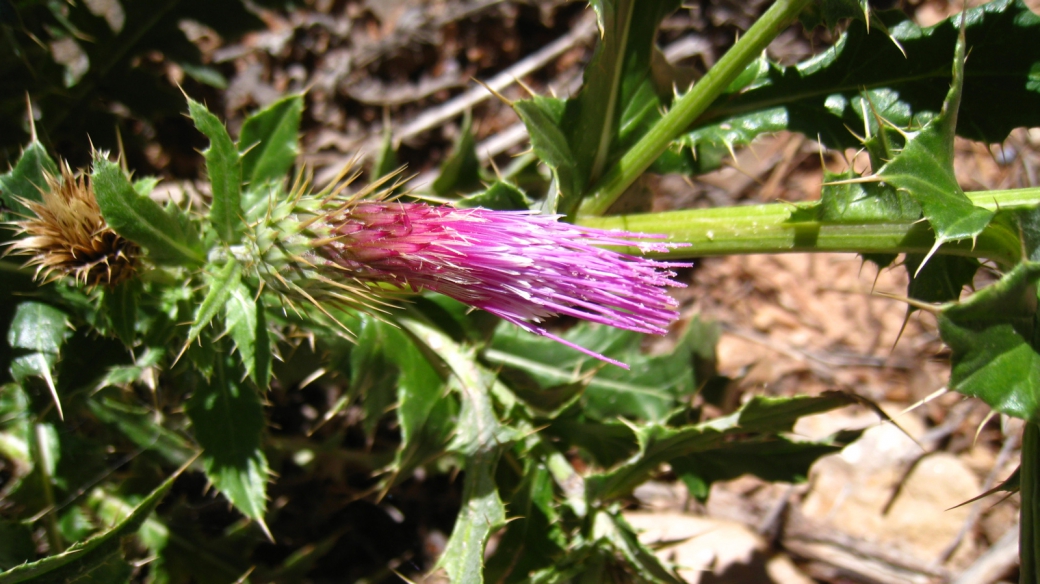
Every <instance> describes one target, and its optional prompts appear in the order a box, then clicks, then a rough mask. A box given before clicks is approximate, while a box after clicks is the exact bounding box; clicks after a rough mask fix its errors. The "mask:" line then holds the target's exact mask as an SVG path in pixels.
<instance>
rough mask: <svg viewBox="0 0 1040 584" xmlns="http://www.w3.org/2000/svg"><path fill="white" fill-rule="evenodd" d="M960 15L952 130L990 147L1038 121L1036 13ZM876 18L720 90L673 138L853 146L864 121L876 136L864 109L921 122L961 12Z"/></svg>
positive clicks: (698, 142)
mask: <svg viewBox="0 0 1040 584" xmlns="http://www.w3.org/2000/svg"><path fill="white" fill-rule="evenodd" d="M841 1H842V2H844V0H841ZM846 4H849V5H850V8H851V3H847V2H846ZM967 16H968V20H967V30H966V34H967V48H968V50H969V51H970V59H968V61H967V63H966V68H965V83H964V95H963V100H962V102H961V107H960V112H959V116H960V121H959V123H958V124H957V125H956V130H957V134H958V135H960V136H962V137H965V138H969V139H972V140H979V141H983V142H989V143H994V142H1001V141H1003V140H1004V139H1005V138H1006V137H1007V135H1008V133H1009V132H1010V131H1011V130H1012V129H1014V128H1017V127H1032V126H1037V125H1040V83H1038V82H1037V81H1036V71H1037V70H1038V67H1040V43H1037V42H1035V39H1036V38H1037V36H1038V35H1040V16H1038V15H1036V14H1035V13H1033V12H1032V11H1031V10H1030V9H1029V8H1028V7H1027V6H1026V5H1025V3H1023V2H1021V1H1019V0H997V1H995V2H989V3H987V4H985V5H983V6H980V7H977V8H973V9H971V10H969V11H967ZM878 18H880V21H872V22H878V23H880V24H883V25H884V27H883V26H877V25H871V26H870V28H869V34H868V27H867V26H866V25H865V23H864V21H863V20H862V19H860V20H857V21H856V22H853V23H852V24H851V25H850V26H849V29H848V31H847V32H846V33H845V34H843V35H842V36H841V37H840V38H839V39H838V41H837V42H836V43H835V44H834V46H833V47H832V48H831V49H828V50H827V51H824V52H823V53H821V54H819V55H817V56H815V57H812V58H810V59H808V60H806V61H804V62H802V63H799V64H797V65H795V66H791V67H782V66H779V65H776V64H773V65H771V66H770V67H769V69H768V70H767V71H765V72H763V74H762V75H760V76H759V78H758V79H756V80H755V81H753V82H752V83H751V84H750V85H749V86H748V88H747V89H745V90H744V91H742V92H740V93H738V94H729V95H723V96H722V97H720V98H719V99H718V100H717V101H716V102H715V103H714V104H712V106H711V107H710V108H709V109H708V110H707V111H706V112H705V113H704V115H703V116H701V118H700V119H699V120H698V121H697V122H696V124H695V125H694V127H693V128H691V133H690V134H689V135H688V136H686V137H685V138H682V139H681V140H680V142H681V143H683V144H684V145H686V146H694V147H696V148H698V150H699V149H700V148H702V147H704V148H707V149H708V150H712V151H716V150H715V148H717V147H718V146H722V145H723V144H724V143H728V144H730V145H731V146H739V145H741V144H746V143H748V142H749V141H750V140H751V139H753V138H754V137H755V136H758V135H760V134H762V133H769V132H775V131H778V130H780V129H787V130H791V131H796V132H801V133H803V134H805V135H806V136H807V137H809V138H810V139H812V140H819V141H821V142H822V143H823V144H824V145H826V146H828V147H830V148H836V149H842V148H857V147H859V146H860V143H859V139H858V138H857V137H856V136H855V135H854V134H852V132H856V133H858V134H861V135H863V136H865V134H864V131H865V130H864V124H868V125H869V133H870V134H876V133H877V132H878V125H877V123H876V121H875V120H874V115H873V112H872V111H871V110H872V109H874V110H876V111H877V112H878V113H879V114H880V115H881V117H883V118H885V119H887V120H888V121H889V122H891V123H893V124H896V125H899V126H903V127H906V126H911V125H917V126H920V125H923V124H924V122H925V121H926V120H927V119H930V117H931V116H933V115H935V114H937V113H938V112H939V110H940V109H941V107H942V104H943V100H944V97H945V95H946V93H947V87H948V85H947V83H948V82H949V81H950V80H951V75H950V63H951V61H952V59H953V55H954V47H955V45H956V42H957V35H958V29H959V24H960V18H959V16H954V17H952V18H949V19H947V20H944V21H942V22H940V23H938V24H936V25H935V26H931V27H926V28H922V27H919V26H917V25H916V24H914V23H913V21H911V20H910V18H909V17H908V16H906V15H905V14H904V13H903V12H902V11H898V10H896V11H889V12H884V13H879V14H878ZM886 27H887V30H886ZM890 36H891V38H889V37H890ZM893 40H895V41H896V42H898V45H897V44H896V42H893ZM900 46H901V47H902V49H903V50H904V51H905V52H906V55H905V56H904V55H903V53H902V52H901V50H900ZM1009 47H1014V49H1011V50H1009ZM864 88H866V90H865V91H864ZM998 104H999V105H998ZM727 128H728V129H729V130H728V131H727ZM850 130H851V132H850ZM727 132H728V133H727ZM700 158H701V153H700V152H699V155H698V160H700ZM709 169H710V168H709Z"/></svg>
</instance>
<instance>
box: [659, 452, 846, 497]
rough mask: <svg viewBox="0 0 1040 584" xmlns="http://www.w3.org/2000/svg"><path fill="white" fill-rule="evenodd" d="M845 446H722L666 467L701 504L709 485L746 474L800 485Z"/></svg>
mask: <svg viewBox="0 0 1040 584" xmlns="http://www.w3.org/2000/svg"><path fill="white" fill-rule="evenodd" d="M845 446H846V443H844V442H841V443H834V444H831V443H821V442H793V441H791V440H787V439H785V438H782V437H774V438H772V439H770V440H768V441H757V440H756V441H747V442H733V443H729V444H724V445H722V446H720V447H719V448H715V449H712V450H709V451H706V452H698V453H694V454H688V455H686V456H681V457H678V458H673V459H671V460H670V461H669V463H668V464H669V465H670V466H671V467H672V469H673V470H674V472H675V474H676V475H678V476H679V478H681V479H682V480H683V482H684V483H686V486H687V488H688V489H689V491H690V495H692V496H694V497H696V498H697V499H698V500H700V501H705V500H707V498H708V493H709V491H710V489H711V485H712V483H714V482H716V481H728V480H732V479H735V478H737V477H740V476H743V475H746V474H749V475H754V476H756V477H759V478H761V479H763V480H766V481H770V482H786V483H801V482H804V481H805V480H806V478H807V477H808V476H809V467H810V466H812V464H813V463H814V462H816V460H817V459H819V458H820V457H821V456H826V455H828V454H833V453H835V452H838V451H840V450H841V449H842V448H844V447H845Z"/></svg>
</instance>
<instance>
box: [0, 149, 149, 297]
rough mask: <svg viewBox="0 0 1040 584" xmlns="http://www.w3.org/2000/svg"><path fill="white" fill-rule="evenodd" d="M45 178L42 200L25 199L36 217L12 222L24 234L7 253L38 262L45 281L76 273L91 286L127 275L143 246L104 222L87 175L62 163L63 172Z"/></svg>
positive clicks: (40, 276)
mask: <svg viewBox="0 0 1040 584" xmlns="http://www.w3.org/2000/svg"><path fill="white" fill-rule="evenodd" d="M45 178H46V181H47V184H46V188H43V189H41V190H40V192H41V195H42V200H41V201H39V202H36V201H29V200H26V199H21V203H22V204H23V205H25V206H26V207H27V208H28V209H29V211H31V212H32V214H33V215H34V216H30V217H26V218H24V219H22V220H20V221H13V222H12V224H13V225H14V227H15V229H16V231H17V234H18V235H20V236H21V237H20V238H18V239H16V240H15V241H14V242H12V243H11V244H10V247H9V248H8V250H7V252H9V253H15V254H19V255H26V256H31V257H30V259H29V261H28V262H26V265H27V266H36V279H37V280H39V281H42V282H52V281H54V280H57V279H59V278H61V277H62V276H72V277H73V278H75V280H76V282H78V283H81V284H84V285H86V286H88V287H90V288H93V287H95V286H97V285H99V284H104V285H105V286H115V285H117V284H119V283H120V282H123V281H125V280H127V279H129V278H130V277H131V276H132V275H133V273H134V269H135V266H136V263H137V258H138V256H139V255H140V248H139V247H138V246H137V244H135V243H133V242H131V241H128V240H127V239H124V238H123V237H122V236H120V235H119V234H117V233H116V232H115V231H112V229H111V228H110V227H109V226H108V224H107V223H105V219H104V217H102V216H101V209H100V208H99V207H98V204H97V200H96V199H95V198H94V189H93V188H92V186H91V184H90V181H89V180H88V179H87V177H85V176H84V175H83V174H79V175H74V174H73V172H72V169H71V168H69V165H68V163H62V165H61V176H53V175H51V174H49V173H48V174H46V175H45Z"/></svg>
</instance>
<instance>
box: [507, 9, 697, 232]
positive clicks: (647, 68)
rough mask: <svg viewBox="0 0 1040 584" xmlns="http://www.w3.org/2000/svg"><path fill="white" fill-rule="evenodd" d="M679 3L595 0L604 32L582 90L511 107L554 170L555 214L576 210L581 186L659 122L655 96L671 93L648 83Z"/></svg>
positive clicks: (540, 98)
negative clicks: (658, 44)
mask: <svg viewBox="0 0 1040 584" xmlns="http://www.w3.org/2000/svg"><path fill="white" fill-rule="evenodd" d="M678 6H679V2H678V1H677V0H654V1H643V2H636V0H597V1H594V2H592V7H593V8H594V9H595V10H596V16H597V23H598V24H599V27H600V32H601V35H600V42H599V43H598V44H597V47H596V51H595V53H594V54H593V56H592V59H591V61H590V63H589V65H588V66H586V68H585V79H584V83H583V85H582V89H581V91H580V93H579V94H578V95H577V96H575V97H573V98H570V99H567V100H566V101H563V100H555V99H548V98H544V97H535V98H533V99H529V100H521V101H517V102H514V103H513V108H514V109H515V110H516V112H517V113H518V114H519V115H520V118H521V119H522V120H523V122H524V125H526V126H527V130H528V134H529V135H530V136H531V146H532V147H533V148H534V151H535V152H536V153H537V154H538V155H539V157H540V158H541V159H542V160H543V161H544V162H545V163H546V164H548V165H549V166H550V167H551V168H552V169H553V172H554V173H555V176H556V179H557V180H556V182H557V188H558V189H559V199H558V201H559V211H560V212H562V213H570V212H571V211H573V210H574V209H575V208H576V206H577V204H578V203H579V202H580V201H579V197H580V196H581V195H582V194H583V192H584V190H585V188H586V187H587V186H588V185H589V184H590V183H591V182H593V181H595V180H596V179H598V178H599V177H600V175H602V174H603V172H604V171H605V170H606V168H607V165H608V164H610V163H611V162H613V161H614V159H616V158H617V156H618V155H619V154H620V152H621V151H622V150H623V149H624V148H625V147H626V146H627V145H630V144H631V143H634V141H635V140H638V138H639V136H640V135H641V134H642V132H643V131H645V128H646V127H648V124H650V123H652V122H653V121H654V120H655V119H656V118H658V117H660V113H659V111H658V110H659V108H660V107H661V106H662V105H666V104H665V103H663V102H662V101H660V100H659V98H658V94H663V95H665V96H666V97H670V95H671V93H670V92H671V89H672V88H671V87H670V86H668V87H657V86H656V85H655V84H654V80H653V79H652V76H651V70H652V67H651V64H652V62H653V55H654V42H655V39H656V34H657V28H658V25H659V24H660V22H661V20H662V19H663V18H664V17H665V16H667V15H668V14H671V13H672V12H674V11H675V9H676V8H678ZM636 128H638V129H639V131H635V129H636ZM554 211H555V209H554Z"/></svg>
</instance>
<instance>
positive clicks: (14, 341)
mask: <svg viewBox="0 0 1040 584" xmlns="http://www.w3.org/2000/svg"><path fill="white" fill-rule="evenodd" d="M70 336H72V331H71V329H70V328H69V325H68V315H66V314H65V313H64V312H62V311H61V310H58V309H57V308H54V307H53V306H50V305H48V304H43V303H42V302H33V301H28V302H22V303H20V304H19V305H18V308H16V309H15V314H14V319H13V320H12V321H11V327H10V328H9V329H8V330H7V344H8V345H10V347H11V348H12V349H14V351H15V356H14V357H13V358H12V359H11V377H12V378H13V379H14V380H15V382H16V383H18V384H20V385H24V384H25V383H26V381H27V380H28V378H30V377H38V378H40V379H43V380H44V382H45V383H46V384H47V389H48V390H49V391H50V393H51V398H52V399H53V400H54V405H55V406H56V407H57V408H58V414H59V416H63V414H62V409H61V401H60V400H59V398H58V388H57V385H56V383H55V381H54V378H55V375H54V366H55V364H56V363H57V362H58V357H59V355H60V352H61V348H62V346H63V345H64V344H65V342H66V341H67V340H68V338H69V337H70Z"/></svg>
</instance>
